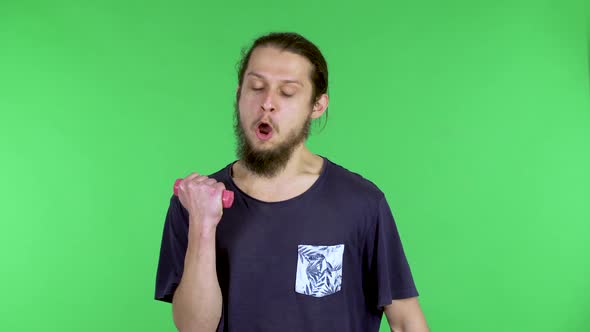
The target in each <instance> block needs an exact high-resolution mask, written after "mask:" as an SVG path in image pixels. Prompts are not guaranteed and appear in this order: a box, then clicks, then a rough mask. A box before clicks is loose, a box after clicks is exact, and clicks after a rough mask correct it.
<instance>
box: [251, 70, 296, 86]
mask: <svg viewBox="0 0 590 332" xmlns="http://www.w3.org/2000/svg"><path fill="white" fill-rule="evenodd" d="M246 76H252V77H257V78H260V79H263V80H273V78H272V75H271V77H267V75H264V74H261V73H257V72H255V71H248V73H246ZM285 77H287V76H285ZM285 77H283V78H274V79H276V80H278V81H281V82H282V83H295V84H299V85H301V86H305V84H304V83H303V82H302V81H301V80H299V79H297V78H296V77H290V78H285Z"/></svg>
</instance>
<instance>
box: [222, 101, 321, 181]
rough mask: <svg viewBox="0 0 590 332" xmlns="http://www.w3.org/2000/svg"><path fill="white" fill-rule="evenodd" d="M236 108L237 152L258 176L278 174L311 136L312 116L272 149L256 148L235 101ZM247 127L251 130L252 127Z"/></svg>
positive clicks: (245, 164)
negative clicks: (245, 130) (243, 123)
mask: <svg viewBox="0 0 590 332" xmlns="http://www.w3.org/2000/svg"><path fill="white" fill-rule="evenodd" d="M234 109H235V119H234V132H235V135H236V140H237V147H236V153H237V155H238V158H239V159H240V160H242V162H243V163H244V166H245V167H246V168H247V169H248V170H250V171H251V172H253V173H254V174H256V175H258V176H261V177H266V178H271V177H273V176H275V175H277V174H278V173H279V172H280V171H281V170H283V169H284V168H285V167H286V166H287V163H288V162H289V160H290V159H291V155H292V154H293V151H294V150H295V148H296V147H297V146H299V145H300V144H301V143H302V142H304V141H305V140H306V139H307V137H308V136H309V128H310V126H311V117H310V116H308V117H307V119H306V120H305V122H304V123H303V126H302V127H300V128H295V130H294V131H292V132H291V133H289V134H288V136H287V138H286V139H285V141H284V142H282V143H280V144H278V145H277V146H275V147H274V148H271V149H265V150H262V151H260V150H256V149H255V147H254V145H253V144H252V142H250V140H249V139H248V137H247V136H246V133H245V132H244V128H243V127H242V123H241V121H240V112H239V109H238V105H237V103H235V105H234ZM246 129H247V130H250V128H246Z"/></svg>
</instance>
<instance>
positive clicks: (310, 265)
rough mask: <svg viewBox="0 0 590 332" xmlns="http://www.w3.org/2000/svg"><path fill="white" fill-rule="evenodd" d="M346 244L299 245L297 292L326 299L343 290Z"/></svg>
mask: <svg viewBox="0 0 590 332" xmlns="http://www.w3.org/2000/svg"><path fill="white" fill-rule="evenodd" d="M343 256H344V244H338V245H331V246H318V245H299V246H298V255H297V276H296V281H295V291H296V292H297V293H299V294H304V295H310V296H314V297H324V296H327V295H331V294H334V293H336V292H339V291H340V290H341V289H342V269H343V266H342V262H343V260H342V258H343Z"/></svg>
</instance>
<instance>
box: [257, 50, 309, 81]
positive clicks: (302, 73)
mask: <svg viewBox="0 0 590 332" xmlns="http://www.w3.org/2000/svg"><path fill="white" fill-rule="evenodd" d="M310 70H311V64H310V63H309V61H308V60H307V59H306V58H305V57H303V56H301V55H299V54H295V53H292V52H289V51H282V50H278V49H275V48H272V47H263V48H257V49H255V50H254V51H253V52H252V55H251V57H250V61H249V64H248V70H247V72H246V76H251V77H257V78H260V79H265V80H276V81H283V82H287V81H291V82H298V83H299V84H301V85H304V82H305V81H306V80H308V79H309V74H310Z"/></svg>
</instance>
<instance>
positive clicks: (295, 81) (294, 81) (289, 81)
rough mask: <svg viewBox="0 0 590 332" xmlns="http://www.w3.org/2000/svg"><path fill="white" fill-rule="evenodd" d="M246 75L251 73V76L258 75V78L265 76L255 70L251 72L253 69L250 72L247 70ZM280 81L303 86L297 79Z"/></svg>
mask: <svg viewBox="0 0 590 332" xmlns="http://www.w3.org/2000/svg"><path fill="white" fill-rule="evenodd" d="M248 75H252V76H256V77H258V78H262V79H266V77H264V76H263V75H260V74H258V73H256V72H253V71H251V72H248V74H246V76H248ZM281 82H285V83H295V84H299V85H301V86H303V83H301V82H299V81H297V80H281Z"/></svg>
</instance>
